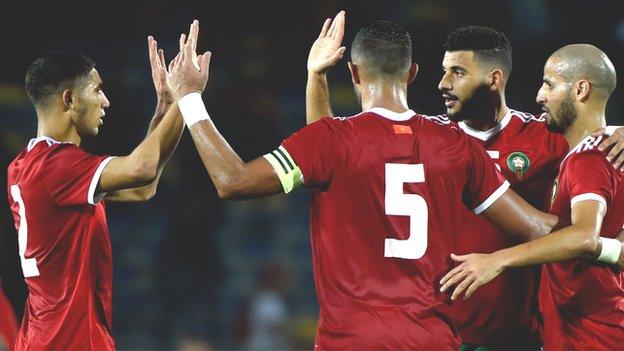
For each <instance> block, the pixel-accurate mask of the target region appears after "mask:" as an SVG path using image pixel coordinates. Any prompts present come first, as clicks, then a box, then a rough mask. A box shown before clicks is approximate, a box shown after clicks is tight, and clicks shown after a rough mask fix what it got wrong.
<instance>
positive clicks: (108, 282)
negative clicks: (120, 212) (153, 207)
mask: <svg viewBox="0 0 624 351" xmlns="http://www.w3.org/2000/svg"><path fill="white" fill-rule="evenodd" d="M198 25H199V24H198V23H197V22H194V23H193V24H192V25H191V29H190V32H189V40H188V41H189V45H195V42H196V40H197V33H198ZM180 40H181V44H184V43H185V42H186V36H185V35H182V36H181V39H180ZM148 46H149V57H150V65H151V68H152V77H153V80H154V85H155V88H156V93H157V98H158V104H157V108H156V113H155V115H154V117H153V118H152V121H151V123H150V128H149V132H148V135H147V136H146V137H145V139H144V140H143V141H142V142H141V143H140V144H139V145H138V146H137V147H136V148H135V149H134V150H133V151H132V153H130V154H129V155H127V156H120V157H109V156H96V155H92V154H89V153H87V152H85V151H83V150H82V149H80V142H81V140H82V139H83V138H87V137H92V136H95V135H97V134H98V131H99V127H100V126H101V125H102V121H103V118H104V110H105V109H106V108H107V107H108V106H109V102H108V100H107V99H106V96H105V95H104V92H103V90H102V79H101V78H100V76H99V73H98V71H97V70H96V68H95V64H94V63H93V61H92V60H91V59H89V58H87V57H85V56H83V55H81V54H76V53H52V54H49V55H47V56H45V57H42V58H39V59H37V60H35V61H34V62H33V63H32V65H31V66H30V68H29V70H28V72H27V74H26V91H27V93H28V96H29V97H30V99H31V100H32V102H33V104H34V105H35V109H36V111H37V119H38V127H37V138H35V139H32V140H31V141H30V142H29V143H28V145H27V147H26V148H25V149H24V150H23V151H22V152H21V153H20V154H19V155H18V156H17V157H16V158H15V160H14V161H13V162H12V163H11V164H10V165H9V170H8V190H9V192H8V193H9V204H10V207H11V210H12V212H13V216H14V219H15V226H16V228H17V230H18V237H19V255H20V258H21V265H22V270H23V273H24V277H25V279H26V284H27V286H28V291H29V295H28V300H27V303H26V310H25V316H24V320H23V322H22V325H21V328H20V332H19V335H18V338H17V340H16V346H15V347H16V350H64V351H66V350H81V351H83V350H97V351H100V350H113V349H114V348H115V343H114V340H113V336H112V333H111V310H112V281H113V279H112V255H111V246H110V238H109V233H108V226H107V223H106V212H105V206H104V203H103V202H102V201H101V200H102V199H103V198H106V199H108V200H111V201H146V200H147V199H149V198H150V197H152V196H153V195H154V193H155V191H156V186H157V183H158V180H159V177H160V174H161V171H162V169H163V167H164V165H165V163H166V161H167V159H168V158H169V156H170V155H171V154H172V152H173V151H174V149H175V147H176V145H177V143H178V141H179V139H180V136H181V133H182V130H183V127H184V123H183V121H182V119H181V118H180V113H179V110H178V108H177V106H176V104H175V100H174V99H173V96H174V93H173V90H172V89H171V87H170V85H169V81H168V72H167V70H166V68H165V62H164V55H163V53H162V50H161V51H160V52H159V51H158V48H157V43H156V41H155V40H154V39H153V38H152V37H149V38H148ZM176 62H177V61H175V60H174V61H173V63H172V65H171V67H170V68H173V67H175V64H176Z"/></svg>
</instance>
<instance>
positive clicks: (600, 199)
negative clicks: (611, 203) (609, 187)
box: [570, 193, 607, 207]
mask: <svg viewBox="0 0 624 351" xmlns="http://www.w3.org/2000/svg"><path fill="white" fill-rule="evenodd" d="M587 200H594V201H598V202H600V203H601V204H603V205H604V206H605V207H607V200H606V199H605V198H604V197H603V196H602V195H598V194H596V193H585V194H580V195H576V196H575V197H573V198H572V199H571V200H570V207H572V206H574V205H575V204H576V203H578V202H581V201H587Z"/></svg>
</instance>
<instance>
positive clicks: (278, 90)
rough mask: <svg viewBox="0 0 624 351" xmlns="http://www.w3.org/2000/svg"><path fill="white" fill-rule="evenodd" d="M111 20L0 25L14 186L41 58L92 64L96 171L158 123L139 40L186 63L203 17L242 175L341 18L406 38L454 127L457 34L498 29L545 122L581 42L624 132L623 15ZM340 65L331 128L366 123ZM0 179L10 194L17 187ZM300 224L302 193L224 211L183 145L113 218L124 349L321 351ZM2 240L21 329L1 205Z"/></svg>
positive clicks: (617, 2)
mask: <svg viewBox="0 0 624 351" xmlns="http://www.w3.org/2000/svg"><path fill="white" fill-rule="evenodd" d="M112 4H113V3H110V4H107V3H106V2H99V3H98V2H94V3H89V4H88V5H87V4H86V3H77V4H74V3H63V4H62V5H61V4H60V3H57V2H53V3H52V2H50V3H46V4H42V5H39V4H35V3H32V4H15V5H16V6H17V8H16V9H15V10H12V11H3V12H4V13H3V14H2V17H4V19H2V20H1V21H0V36H1V38H2V41H1V44H2V48H3V50H2V64H1V65H0V70H1V72H2V73H1V74H0V118H1V121H2V128H0V163H1V165H2V168H3V169H6V167H7V165H8V163H9V162H10V160H11V159H12V158H13V157H14V156H15V155H16V154H17V153H18V151H19V150H20V149H21V148H23V147H24V145H25V144H26V142H27V140H28V139H30V138H31V137H32V136H34V135H35V133H36V116H35V112H34V108H33V107H32V105H31V104H30V102H29V101H28V98H27V96H26V94H25V93H24V89H23V78H24V74H25V72H26V69H27V68H28V65H29V64H30V63H31V62H32V61H33V59H34V58H36V57H38V56H39V55H42V54H43V53H45V52H46V51H49V50H53V49H71V50H76V51H80V52H83V53H85V54H87V55H88V56H90V57H92V58H93V59H94V60H95V61H96V63H97V67H98V70H99V72H100V74H101V75H102V77H103V79H104V82H105V85H104V91H105V92H106V94H107V96H108V98H109V100H110V101H111V107H110V109H109V110H108V111H107V117H106V119H105V124H104V126H103V127H102V128H101V132H100V135H99V136H98V137H97V138H95V139H92V140H85V141H84V142H83V147H84V148H85V149H87V150H89V151H91V152H94V153H97V154H105V153H110V154H126V153H128V152H129V151H130V150H131V149H132V148H133V147H134V146H135V145H136V144H137V143H138V142H139V141H140V140H141V139H142V137H143V136H144V133H145V131H146V129H147V124H148V122H149V119H150V117H151V115H152V112H153V108H154V106H155V94H154V90H153V87H152V83H151V78H150V73H149V66H148V61H147V50H146V39H145V38H146V36H147V35H148V34H152V35H154V36H155V37H156V39H157V40H158V42H159V46H161V47H162V48H164V49H165V53H166V57H167V59H170V58H171V57H172V56H173V55H174V54H175V53H176V52H177V38H178V35H179V34H180V33H182V32H186V31H187V30H188V24H189V23H190V21H191V20H192V19H194V18H197V19H199V20H200V45H199V48H200V50H207V49H210V50H211V51H212V52H213V60H212V67H211V80H210V82H209V86H208V88H207V90H206V92H205V93H204V100H205V101H206V105H207V106H208V110H209V112H210V113H211V115H212V116H213V118H214V120H215V122H216V124H217V126H218V127H219V128H220V130H221V131H222V133H223V134H224V135H225V137H226V138H227V139H228V140H229V141H230V143H231V145H232V146H233V147H234V149H235V150H237V151H238V152H239V154H240V155H241V157H243V158H244V159H246V160H249V159H252V158H254V157H256V156H259V155H262V154H264V153H265V152H268V151H270V150H272V149H273V148H274V147H275V146H276V145H278V144H279V142H280V140H281V139H282V138H284V137H285V136H287V135H289V134H290V133H291V132H293V131H294V130H296V129H297V128H299V127H301V126H303V125H304V123H305V105H304V98H305V96H304V92H305V79H306V59H307V54H308V49H309V46H310V45H311V43H312V42H313V40H314V39H315V38H316V36H317V35H318V31H319V30H320V26H321V23H322V21H323V19H324V18H326V17H333V16H334V15H335V14H336V13H337V12H338V11H339V10H341V9H344V10H346V11H347V32H346V36H345V44H346V45H347V48H349V43H350V41H351V40H352V39H353V35H354V34H355V31H356V30H357V29H358V28H359V27H361V26H362V25H363V24H365V23H367V22H369V21H371V20H374V19H390V20H394V21H397V22H399V23H401V24H403V25H404V26H405V27H406V28H408V30H409V31H410V33H411V34H412V40H413V44H414V60H415V61H416V62H418V63H419V64H420V73H419V76H418V77H417V79H416V81H415V83H414V84H413V85H412V86H411V88H410V91H409V94H410V95H409V102H410V105H411V107H412V108H413V109H414V110H416V111H418V112H422V113H429V114H437V113H441V112H442V111H443V104H442V100H441V98H440V94H439V93H438V90H437V83H438V80H439V78H440V77H441V59H442V56H443V49H442V44H443V41H444V38H445V36H446V34H448V33H449V32H450V31H452V30H454V29H456V28H458V27H460V26H463V25H469V24H480V25H488V26H491V27H494V28H496V29H499V30H503V31H504V32H505V33H506V34H507V36H508V37H509V39H510V41H511V43H512V45H513V47H514V54H513V60H514V69H513V74H512V75H511V80H510V83H509V84H508V87H507V103H508V105H509V106H510V107H513V108H515V109H519V110H524V111H529V112H531V111H537V110H538V108H537V105H536V104H535V95H536V92H537V89H538V88H539V86H540V84H541V77H542V67H543V63H544V61H545V59H546V58H547V57H548V56H549V55H550V53H552V52H553V51H554V50H555V49H557V48H559V47H561V46H563V45H565V44H568V43H574V42H587V43H591V44H594V45H596V46H598V47H600V48H601V49H603V50H604V51H605V52H606V53H607V54H608V55H609V56H610V57H611V59H612V61H613V62H614V64H615V65H616V68H617V69H619V70H620V71H621V72H620V79H619V87H618V89H616V92H615V94H614V96H612V98H611V102H610V105H609V106H608V121H609V123H610V124H620V125H621V124H624V93H623V91H624V90H623V88H622V86H623V84H622V78H621V77H622V76H624V73H622V72H624V2H622V1H621V0H612V1H609V0H594V1H591V2H588V1H581V0H506V1H496V0H475V1H461V0H411V1H407V0H406V1H392V0H386V1H372V0H359V1H355V0H317V1H286V0H268V1H262V2H261V1H225V2H219V3H214V2H194V3H190V2H189V3H184V4H183V3H173V2H167V3H165V2H162V3H161V2H132V1H127V2H126V3H125V4H123V5H118V4H115V5H112ZM347 56H348V55H347ZM347 60H348V57H346V58H345V59H344V62H343V64H341V65H340V66H339V67H336V68H335V69H334V70H333V71H332V72H331V74H330V87H331V89H332V94H331V95H332V102H333V105H334V108H335V112H336V113H337V114H338V115H351V114H354V113H355V112H358V111H359V110H358V109H359V107H358V106H357V103H356V100H355V96H354V94H353V90H352V86H351V82H350V79H349V75H348V70H347V68H346V61H347ZM1 174H2V182H4V183H6V172H4V171H3V172H2V173H1ZM3 189H6V188H3ZM3 191H5V190H3ZM3 198H6V194H5V195H3ZM307 208H308V198H307V194H306V191H301V190H300V191H296V192H295V194H293V195H291V196H276V197H273V198H268V199H264V200H257V201H245V202H225V201H220V200H219V199H218V197H217V195H216V192H215V191H214V188H213V186H212V184H211V183H210V180H209V178H208V176H207V173H206V172H205V170H204V169H203V167H202V165H201V162H200V160H199V157H198V156H197V152H196V151H195V149H194V147H193V145H192V141H191V140H190V138H189V137H188V135H185V137H184V138H183V140H182V142H181V145H180V146H179V148H178V150H177V152H176V154H175V155H174V157H173V158H172V159H171V160H170V162H169V164H168V166H167V168H166V170H165V173H164V176H163V179H162V181H161V183H160V187H159V192H158V194H157V196H156V198H155V199H153V200H152V201H151V202H149V203H147V204H136V205H134V204H133V205H118V204H109V206H108V220H109V224H110V230H111V236H112V243H113V253H114V258H115V295H114V324H113V326H114V333H115V335H116V338H117V343H118V348H119V350H189V351H190V350H197V351H202V350H311V349H312V345H313V337H314V332H315V323H316V316H317V305H316V297H315V292H314V284H313V278H312V269H311V257H310V245H309V237H308V223H307V220H308V217H307ZM354 220H357V219H354ZM0 224H1V227H0V277H2V284H3V287H4V289H5V291H6V292H7V294H8V295H9V296H10V298H11V299H12V301H13V302H14V304H15V306H16V308H17V312H18V314H21V313H22V309H23V301H24V294H25V291H24V287H23V282H22V280H23V278H22V277H21V276H20V274H21V271H20V270H19V268H18V267H19V265H18V258H17V236H16V233H15V230H14V228H13V227H12V226H13V221H12V218H11V217H10V212H9V210H8V206H7V204H6V201H4V202H2V210H1V211H0Z"/></svg>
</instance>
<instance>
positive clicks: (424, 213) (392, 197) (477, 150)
mask: <svg viewBox="0 0 624 351" xmlns="http://www.w3.org/2000/svg"><path fill="white" fill-rule="evenodd" d="M326 30H328V29H327V28H326ZM328 33H329V30H328ZM334 34H335V33H334ZM334 34H330V35H334ZM379 48H384V50H379ZM183 52H185V53H186V54H184V55H183V58H182V63H181V64H180V65H178V66H177V68H176V69H174V70H173V74H172V79H173V82H174V85H175V86H179V87H180V89H179V91H178V96H179V97H180V100H179V106H180V111H181V112H182V115H183V117H184V119H185V122H186V124H187V125H188V126H189V130H190V132H191V135H192V137H193V140H194V142H195V145H196V147H197V149H198V151H199V153H200V156H201V158H202V160H203V163H204V166H205V167H206V169H207V170H208V172H209V175H210V177H211V179H212V181H213V183H214V184H215V186H216V188H217V191H218V193H219V195H220V196H221V197H222V198H230V199H246V198H254V197H260V196H266V195H271V194H276V193H280V192H290V191H291V190H293V189H294V188H296V187H298V186H301V185H305V186H307V187H308V188H310V189H311V191H312V204H311V231H312V250H313V257H314V258H313V260H314V262H313V263H314V272H315V273H314V277H315V281H316V286H317V294H318V299H319V305H320V321H319V327H318V332H317V336H316V342H315V349H317V350H345V349H352V350H382V349H384V350H457V348H458V347H459V339H458V338H457V336H456V334H455V332H454V328H453V326H452V321H451V314H450V310H449V305H448V303H447V301H446V297H445V296H444V295H441V294H440V293H439V292H438V289H437V286H438V283H437V282H438V280H439V278H440V277H441V276H442V274H443V272H444V271H445V269H447V267H448V262H447V261H448V255H449V254H450V251H449V250H452V248H453V247H454V242H455V240H456V235H458V234H459V233H461V227H460V223H461V221H460V219H461V212H460V208H461V207H463V206H465V205H464V204H466V205H468V206H470V207H471V208H472V209H473V210H474V211H475V212H477V213H481V212H483V213H486V214H487V215H488V216H489V217H491V218H492V219H493V220H494V221H496V222H497V223H499V224H500V225H501V226H502V227H504V228H505V229H506V230H508V231H510V232H512V233H515V234H517V235H519V236H539V235H543V234H545V233H546V232H549V231H550V230H551V229H552V228H553V227H554V226H556V225H557V220H558V218H557V217H556V216H548V215H546V214H543V213H541V212H539V211H537V210H535V209H534V208H533V207H531V206H530V205H528V204H527V203H526V202H524V201H523V200H521V199H520V198H519V197H518V196H517V195H516V194H515V193H514V192H513V191H508V187H509V183H508V182H506V181H505V180H503V179H502V177H501V176H500V174H499V173H498V172H497V171H496V168H495V166H494V164H493V162H492V160H491V159H490V158H489V157H488V156H487V154H486V153H485V151H484V150H483V149H482V148H481V147H480V146H479V145H478V144H477V143H475V142H474V141H472V140H471V139H470V138H468V137H467V136H466V135H465V134H464V133H463V132H461V131H460V130H459V128H458V127H457V126H455V125H452V123H453V122H451V121H449V120H448V119H445V118H431V117H425V116H422V115H419V114H416V113H415V112H413V111H412V110H410V109H409V108H408V107H407V104H406V100H405V98H404V97H405V94H406V91H407V84H408V83H409V82H411V81H412V80H413V79H414V77H415V75H416V70H417V67H416V65H415V64H412V62H411V40H410V37H409V34H408V33H407V32H406V31H405V30H404V29H402V28H401V27H400V26H398V25H396V24H393V23H390V22H384V21H379V22H375V23H373V24H371V25H369V26H367V27H365V28H363V29H361V30H360V31H359V32H358V34H357V35H356V37H355V39H354V42H353V47H352V51H351V55H352V58H353V63H351V64H350V69H351V74H352V79H353V81H354V86H355V88H356V90H357V91H358V93H359V96H360V101H361V104H362V108H363V109H364V110H366V111H365V112H362V113H361V114H358V115H356V116H352V117H348V118H335V119H331V118H324V119H322V120H320V121H319V122H317V123H313V124H311V125H309V126H307V127H305V128H303V129H301V130H300V131H298V132H297V133H295V134H293V135H292V136H290V137H289V138H288V139H286V140H285V141H284V142H283V143H282V145H281V146H280V147H278V148H277V149H276V150H275V151H273V152H271V153H268V154H266V155H265V156H264V157H260V158H257V159H255V160H253V161H251V162H247V163H246V162H243V161H242V160H241V159H240V158H239V157H238V155H237V154H236V153H235V152H234V151H233V150H232V149H231V148H230V146H229V145H228V143H227V142H226V141H225V140H224V138H223V137H222V136H221V135H220V133H219V132H218V130H217V129H216V127H215V126H214V124H213V123H212V121H211V119H210V117H209V115H208V113H207V112H206V109H205V106H204V105H203V102H202V100H201V96H200V94H198V93H197V91H201V90H203V89H204V86H205V84H206V82H207V80H208V66H209V59H210V54H208V53H206V54H204V55H203V58H204V59H203V60H202V61H201V62H200V70H197V69H196V68H195V67H194V66H193V65H192V64H191V63H190V61H189V59H188V57H189V55H191V49H189V48H188V47H186V48H185V49H184V50H183Z"/></svg>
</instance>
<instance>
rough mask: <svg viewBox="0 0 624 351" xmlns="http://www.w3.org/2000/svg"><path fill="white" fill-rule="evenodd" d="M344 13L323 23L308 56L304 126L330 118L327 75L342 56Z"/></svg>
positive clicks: (331, 114) (343, 48) (331, 115)
mask: <svg viewBox="0 0 624 351" xmlns="http://www.w3.org/2000/svg"><path fill="white" fill-rule="evenodd" d="M344 25H345V12H344V11H340V12H339V13H338V14H337V15H336V17H335V18H334V20H333V21H332V20H331V18H328V19H327V20H325V23H324V24H323V28H322V29H321V33H320V34H319V36H318V38H317V39H316V41H314V43H313V44H312V47H311V48H310V54H309V55H308V82H307V84H306V121H307V123H308V124H310V123H312V122H316V121H318V120H319V119H320V118H321V117H333V112H332V110H331V105H330V101H329V86H328V84H327V72H328V71H329V70H330V69H331V68H332V67H334V66H335V65H336V64H337V63H338V62H339V61H340V59H342V57H343V56H344V53H345V50H346V48H345V47H344V46H342V39H343V38H344Z"/></svg>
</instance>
